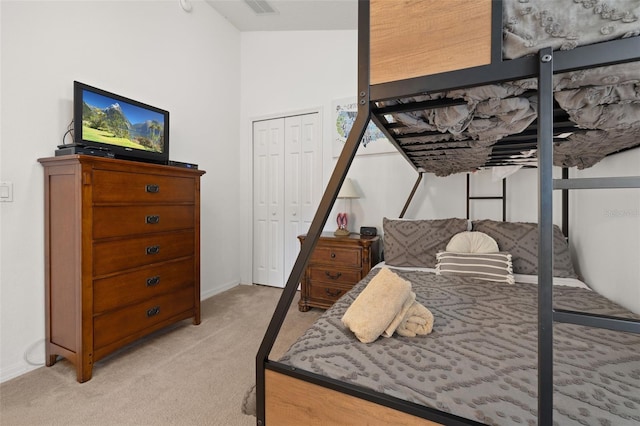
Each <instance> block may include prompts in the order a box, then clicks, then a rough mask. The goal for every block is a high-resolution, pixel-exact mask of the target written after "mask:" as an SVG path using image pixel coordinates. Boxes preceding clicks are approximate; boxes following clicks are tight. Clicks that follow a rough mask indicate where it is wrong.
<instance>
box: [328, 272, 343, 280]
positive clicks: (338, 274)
mask: <svg viewBox="0 0 640 426" xmlns="http://www.w3.org/2000/svg"><path fill="white" fill-rule="evenodd" d="M324 274H325V275H326V276H327V278H329V279H332V280H337V279H338V278H340V277H341V276H342V272H337V273H336V274H335V275H331V272H329V271H324Z"/></svg>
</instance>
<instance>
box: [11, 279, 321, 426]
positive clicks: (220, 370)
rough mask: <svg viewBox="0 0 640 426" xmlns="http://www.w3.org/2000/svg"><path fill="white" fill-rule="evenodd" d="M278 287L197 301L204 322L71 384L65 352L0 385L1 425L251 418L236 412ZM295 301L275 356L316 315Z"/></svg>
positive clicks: (174, 330)
mask: <svg viewBox="0 0 640 426" xmlns="http://www.w3.org/2000/svg"><path fill="white" fill-rule="evenodd" d="M281 292H282V291H281V290H280V289H276V288H271V287H263V286H245V285H241V286H237V287H234V288H232V289H230V290H228V291H225V292H224V293H221V294H218V295H216V296H214V297H211V298H209V299H207V300H205V301H203V302H202V323H201V324H200V325H198V326H193V325H192V324H191V321H189V320H187V321H183V322H181V323H179V324H176V325H174V326H171V327H169V328H167V329H164V330H162V331H161V332H158V333H155V334H154V335H152V336H149V337H147V338H144V339H142V340H140V341H138V342H136V343H134V344H131V345H129V346H127V347H125V348H123V349H121V350H120V351H118V352H116V353H114V354H112V355H110V356H108V357H107V358H105V359H103V360H101V361H99V362H97V363H96V364H95V366H94V369H93V378H92V379H91V380H90V381H88V382H86V383H82V384H80V383H78V382H76V379H75V369H74V367H73V366H72V365H71V364H70V363H69V362H68V361H66V360H64V359H62V360H60V361H58V362H57V363H56V364H55V365H54V366H52V367H42V368H38V369H37V370H34V371H32V372H29V373H27V374H24V375H22V376H20V377H17V378H15V379H13V380H9V381H7V382H5V383H2V384H0V424H1V425H2V426H13V425H156V426H158V425H255V424H256V419H255V417H252V416H247V415H244V414H242V412H241V404H242V399H243V397H244V394H245V392H246V391H247V389H249V388H250V387H251V385H252V384H253V383H255V356H256V352H257V350H258V346H259V345H260V343H261V341H262V337H263V335H264V332H265V330H266V328H267V325H268V323H269V320H270V319H271V315H272V314H273V311H274V309H275V306H276V304H277V302H278V299H279V297H280V294H281ZM297 300H298V296H296V299H294V302H293V303H292V304H291V308H290V309H289V314H288V315H287V319H286V321H285V324H284V326H283V330H282V332H281V333H280V335H279V337H278V341H276V344H275V346H274V348H273V351H272V356H271V358H272V359H275V358H277V357H278V356H279V355H281V354H282V353H283V352H284V351H286V350H287V349H288V347H289V346H290V345H291V343H292V342H293V340H295V338H296V337H298V336H299V335H301V334H302V332H303V331H304V330H305V329H306V328H307V327H308V325H309V324H311V323H312V322H313V321H314V320H315V319H316V318H317V317H318V316H319V315H320V314H321V313H322V311H321V310H317V309H312V310H311V311H309V312H304V313H302V312H299V311H298V309H297Z"/></svg>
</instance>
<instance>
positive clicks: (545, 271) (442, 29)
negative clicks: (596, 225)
mask: <svg viewBox="0 0 640 426" xmlns="http://www.w3.org/2000/svg"><path fill="white" fill-rule="evenodd" d="M411 5H412V7H415V8H417V9H418V10H412V13H411V14H407V13H406V5H405V2H390V1H384V0H371V1H370V2H369V1H367V0H360V1H359V17H358V19H359V30H358V46H359V52H358V60H359V67H358V114H357V117H356V120H355V123H354V125H353V127H352V130H351V132H350V134H349V137H348V138H347V141H346V144H345V146H344V149H343V151H342V153H341V155H340V157H339V158H338V161H337V164H336V167H335V169H334V171H333V173H332V175H331V178H330V180H329V182H328V184H327V188H326V191H325V193H324V195H323V197H322V200H321V202H320V205H319V208H318V210H317V212H316V214H315V217H314V219H313V222H312V223H311V226H310V228H309V231H308V233H307V235H308V236H309V238H306V239H305V241H304V244H303V245H302V247H301V251H300V254H299V255H298V258H297V260H296V262H295V264H294V266H293V269H292V272H291V275H290V276H289V279H288V281H287V283H286V286H285V288H284V291H283V294H282V297H281V299H280V301H279V303H278V305H277V307H276V310H275V312H274V315H273V317H272V319H271V322H270V324H269V326H268V329H267V331H266V333H265V336H264V339H263V341H262V344H261V346H260V348H259V351H258V354H257V356H256V411H257V415H256V417H257V424H258V425H260V426H264V425H267V424H268V425H286V424H301V423H303V424H384V423H389V424H447V425H456V424H460V425H468V424H481V423H478V422H476V421H473V420H470V419H466V418H462V417H459V416H456V415H453V414H450V413H446V412H442V411H439V410H436V409H433V408H430V407H425V406H422V405H418V404H415V403H411V402H408V401H404V400H401V399H398V398H394V397H391V396H389V395H385V394H382V393H379V392H375V391H373V390H370V389H366V388H361V387H357V386H353V385H350V384H347V383H343V382H340V381H337V380H334V379H330V378H326V377H323V376H320V375H317V374H314V373H311V372H308V371H301V370H298V369H295V368H292V367H290V366H287V365H285V364H282V363H279V362H276V361H272V360H269V353H270V351H271V349H272V347H273V344H274V342H275V340H276V337H277V335H278V332H279V330H280V328H281V326H282V324H283V322H284V319H285V316H286V313H287V310H288V308H289V306H290V304H291V303H292V301H293V299H294V297H295V294H296V290H297V287H298V283H299V282H300V279H301V277H302V274H303V271H304V268H305V266H306V263H307V261H308V260H309V258H310V255H311V253H312V251H313V249H314V247H315V244H316V242H317V240H318V238H319V236H320V234H321V232H322V230H323V228H324V225H325V223H326V221H327V218H328V216H329V213H330V211H331V208H332V206H333V204H334V202H335V200H336V197H337V194H338V191H339V189H340V187H341V185H342V182H343V181H344V179H345V176H346V174H347V172H348V170H349V167H350V165H351V163H352V161H353V158H354V156H355V154H356V150H357V148H358V146H359V143H360V140H361V139H362V137H363V135H364V132H365V130H366V127H367V125H368V123H369V121H370V120H371V121H373V122H374V123H376V124H377V125H378V127H379V128H380V129H381V130H382V131H383V132H385V133H386V134H387V136H388V137H389V139H390V140H391V141H392V143H394V144H395V145H396V147H397V148H398V150H399V151H400V152H401V153H402V154H403V155H404V156H405V158H406V159H407V160H408V161H409V163H410V164H412V165H413V166H414V168H416V171H417V172H418V173H419V177H418V180H417V182H416V185H417V184H418V183H419V182H420V180H421V179H422V174H423V172H424V170H421V169H420V168H417V167H416V166H415V164H414V162H412V160H411V158H409V157H408V156H407V154H406V153H405V152H404V151H403V150H402V149H401V147H400V146H399V145H398V144H397V143H396V142H395V141H394V138H393V136H392V135H391V134H390V133H389V132H388V130H387V129H385V124H386V123H385V122H384V120H383V116H384V115H385V114H387V113H388V112H389V110H388V109H380V108H378V107H377V105H376V102H377V101H380V100H386V99H393V98H401V97H406V96H411V95H414V94H422V93H427V92H438V91H443V90H449V89H454V88H460V87H472V86H479V85H484V84H490V83H498V82H504V81H512V80H517V79H522V78H529V77H537V78H538V99H539V106H538V118H537V128H536V129H534V132H533V134H531V135H530V136H531V138H532V140H533V143H534V144H535V146H536V148H537V150H538V151H537V157H538V170H539V172H538V189H539V207H538V218H539V220H538V229H539V233H538V237H539V251H538V259H539V265H538V271H539V274H538V276H539V278H538V280H539V285H538V330H539V332H538V395H539V397H538V424H540V425H549V424H552V421H553V323H554V322H566V323H573V324H579V325H586V326H592V327H601V328H607V329H613V330H620V331H627V332H633V333H640V321H637V320H633V319H625V318H617V317H606V316H598V315H591V314H586V313H580V312H573V311H571V312H569V311H562V310H555V309H554V308H553V300H552V282H553V259H552V252H553V249H552V247H553V242H552V239H553V223H552V216H553V206H552V194H553V191H554V190H563V192H564V193H565V194H566V192H567V190H570V189H587V188H589V189H594V188H640V177H611V178H596V179H584V178H583V179H575V178H574V179H569V178H568V172H567V171H566V170H565V171H564V172H563V178H562V179H553V173H552V172H553V136H554V107H553V87H552V84H553V74H555V73H560V72H567V71H572V70H578V69H584V68H592V67H596V66H604V65H612V64H617V63H623V62H631V61H637V60H640V37H633V38H627V39H619V40H614V41H609V42H603V43H598V44H594V45H589V46H584V47H578V48H575V49H573V50H568V51H558V52H553V51H552V49H551V48H544V49H542V50H541V51H540V52H539V54H538V55H534V56H526V57H522V58H518V59H505V60H503V58H502V2H501V1H496V0H494V1H483V2H479V1H476V0H471V1H459V2H452V3H448V4H447V6H448V8H447V9H446V10H444V9H443V8H442V3H441V2H427V1H424V2H414V3H412V4H411ZM459 22H464V25H459V24H458V23H459ZM434 28H435V29H434ZM407 40H414V41H417V43H415V44H413V43H410V42H408V41H407ZM398 42H400V44H398ZM399 45H400V46H401V47H400V48H398V46H399ZM505 149H508V145H507V146H506V147H505ZM490 163H491V164H489V165H495V164H500V161H499V159H498V160H495V159H492V161H491V162H490ZM412 192H415V187H414V190H413V191H412ZM563 198H564V199H565V200H566V196H564V197H563ZM406 208H407V206H406V205H405V208H404V209H403V212H404V211H406ZM566 215H567V214H566V210H565V213H564V215H563V216H566ZM565 226H566V225H565ZM565 234H566V228H565Z"/></svg>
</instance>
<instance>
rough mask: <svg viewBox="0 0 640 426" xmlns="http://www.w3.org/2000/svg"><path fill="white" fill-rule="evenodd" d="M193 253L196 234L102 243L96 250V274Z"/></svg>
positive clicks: (94, 263) (184, 232)
mask: <svg viewBox="0 0 640 426" xmlns="http://www.w3.org/2000/svg"><path fill="white" fill-rule="evenodd" d="M194 250H195V236H194V232H193V230H191V231H180V232H169V233H163V234H152V235H145V236H142V237H134V238H126V239H118V240H112V241H101V242H97V243H94V246H93V273H94V276H100V275H105V274H109V273H113V272H119V271H125V270H127V269H131V268H135V267H137V266H145V265H150V264H153V263H160V262H164V261H167V260H171V259H177V258H179V257H187V256H193V254H194Z"/></svg>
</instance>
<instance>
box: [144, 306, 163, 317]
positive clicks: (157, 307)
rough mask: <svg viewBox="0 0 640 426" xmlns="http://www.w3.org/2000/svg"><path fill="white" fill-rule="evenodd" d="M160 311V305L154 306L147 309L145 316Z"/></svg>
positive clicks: (150, 315)
mask: <svg viewBox="0 0 640 426" xmlns="http://www.w3.org/2000/svg"><path fill="white" fill-rule="evenodd" d="M159 313H160V306H154V307H153V308H151V309H147V317H149V318H151V317H152V316H154V315H158V314H159Z"/></svg>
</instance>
